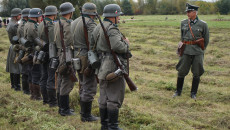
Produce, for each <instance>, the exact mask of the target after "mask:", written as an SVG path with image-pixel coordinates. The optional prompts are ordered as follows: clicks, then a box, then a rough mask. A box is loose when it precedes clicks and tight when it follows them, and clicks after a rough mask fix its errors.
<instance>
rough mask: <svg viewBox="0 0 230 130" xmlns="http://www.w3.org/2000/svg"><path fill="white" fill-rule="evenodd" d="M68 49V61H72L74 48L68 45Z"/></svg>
mask: <svg viewBox="0 0 230 130" xmlns="http://www.w3.org/2000/svg"><path fill="white" fill-rule="evenodd" d="M65 51H66V57H65V59H66V63H69V62H72V58H73V50H72V48H71V47H66V49H65Z"/></svg>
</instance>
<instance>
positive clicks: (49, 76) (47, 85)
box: [40, 62, 56, 90]
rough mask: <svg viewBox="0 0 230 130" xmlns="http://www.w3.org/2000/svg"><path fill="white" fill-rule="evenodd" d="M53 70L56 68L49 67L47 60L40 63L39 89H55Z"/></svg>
mask: <svg viewBox="0 0 230 130" xmlns="http://www.w3.org/2000/svg"><path fill="white" fill-rule="evenodd" d="M55 72H56V69H51V68H49V62H45V63H43V64H41V80H40V87H41V89H47V90H48V89H49V90H54V89H55Z"/></svg>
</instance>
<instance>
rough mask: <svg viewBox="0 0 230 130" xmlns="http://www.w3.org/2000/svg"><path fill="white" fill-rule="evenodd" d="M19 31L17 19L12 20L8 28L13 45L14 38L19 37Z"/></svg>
mask: <svg viewBox="0 0 230 130" xmlns="http://www.w3.org/2000/svg"><path fill="white" fill-rule="evenodd" d="M17 29H18V23H17V21H16V20H15V19H13V18H12V19H11V20H10V22H9V24H8V25H7V28H6V31H7V32H8V37H9V40H10V43H11V44H13V42H12V38H13V37H14V36H16V35H17Z"/></svg>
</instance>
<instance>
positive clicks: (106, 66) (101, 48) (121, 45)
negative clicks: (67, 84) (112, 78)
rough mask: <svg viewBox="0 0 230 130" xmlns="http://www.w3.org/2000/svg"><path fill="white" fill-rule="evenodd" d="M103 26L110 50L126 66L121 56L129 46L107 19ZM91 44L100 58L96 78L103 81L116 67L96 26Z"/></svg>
mask: <svg viewBox="0 0 230 130" xmlns="http://www.w3.org/2000/svg"><path fill="white" fill-rule="evenodd" d="M103 24H104V27H105V29H106V30H107V34H108V36H109V41H110V44H111V48H112V50H113V51H114V52H115V53H117V55H118V57H119V58H120V60H121V62H122V64H123V65H125V66H126V65H127V61H126V59H124V58H123V57H122V55H124V54H126V53H127V52H128V47H129V45H128V44H127V43H126V42H125V41H124V40H123V35H122V34H121V32H120V30H119V29H118V27H117V25H115V24H113V23H112V22H111V21H109V20H108V19H104V21H103ZM91 42H92V43H91V46H95V44H96V50H97V52H98V54H99V55H100V57H101V58H100V59H101V66H100V69H99V72H98V78H99V79H102V80H105V77H106V76H107V74H109V73H111V72H114V71H115V70H116V69H117V66H116V64H115V62H114V59H113V56H112V54H111V52H110V49H109V47H108V44H107V41H106V39H105V36H104V32H103V29H102V28H101V26H100V25H97V27H96V28H95V29H94V31H93V34H92V39H91Z"/></svg>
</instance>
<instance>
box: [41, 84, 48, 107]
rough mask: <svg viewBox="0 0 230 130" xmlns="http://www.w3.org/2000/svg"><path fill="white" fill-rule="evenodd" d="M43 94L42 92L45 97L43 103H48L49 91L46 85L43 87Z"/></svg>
mask: <svg viewBox="0 0 230 130" xmlns="http://www.w3.org/2000/svg"><path fill="white" fill-rule="evenodd" d="M41 94H42V99H43V105H45V104H48V103H49V102H48V93H47V89H46V88H45V87H42V88H41Z"/></svg>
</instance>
